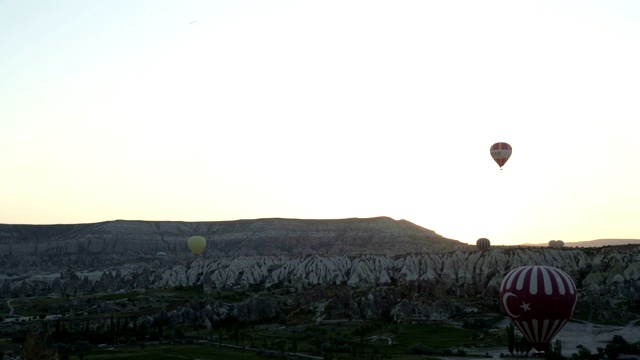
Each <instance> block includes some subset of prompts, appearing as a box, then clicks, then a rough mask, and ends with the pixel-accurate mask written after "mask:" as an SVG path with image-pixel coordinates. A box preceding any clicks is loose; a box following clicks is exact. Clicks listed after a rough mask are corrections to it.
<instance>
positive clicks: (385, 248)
mask: <svg viewBox="0 0 640 360" xmlns="http://www.w3.org/2000/svg"><path fill="white" fill-rule="evenodd" d="M192 235H202V236H204V237H205V238H206V239H207V249H206V257H207V258H208V259H222V258H229V257H237V256H293V257H296V256H304V255H313V254H318V255H325V256H331V255H345V254H381V255H395V254H406V253H412V252H429V253H443V252H448V251H454V250H459V249H465V248H469V245H467V244H463V243H461V242H458V241H455V240H451V239H446V238H444V237H442V236H440V235H438V234H436V233H435V232H433V231H432V230H428V229H425V228H423V227H420V226H418V225H415V224H413V223H411V222H409V221H406V220H394V219H391V218H388V217H378V218H367V219H358V218H353V219H339V220H299V219H257V220H238V221H217V222H179V221H125V220H116V221H108V222H102V223H94V224H74V225H8V224H0V269H3V268H4V269H15V268H16V267H17V266H22V267H25V266H26V267H28V268H40V269H44V268H48V269H51V270H55V269H59V268H63V269H66V268H69V267H76V268H77V267H98V266H101V265H108V264H113V263H114V262H124V261H128V260H132V259H139V258H144V257H153V256H154V255H155V254H156V253H157V252H164V253H166V254H167V258H169V259H179V260H180V261H183V260H185V259H187V258H189V257H192V255H191V253H190V252H189V250H188V248H187V245H186V239H187V238H188V237H190V236H192Z"/></svg>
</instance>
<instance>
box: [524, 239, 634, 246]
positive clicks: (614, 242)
mask: <svg viewBox="0 0 640 360" xmlns="http://www.w3.org/2000/svg"><path fill="white" fill-rule="evenodd" d="M629 244H633V245H636V244H640V239H597V240H589V241H574V242H565V243H564V246H565V247H602V246H619V245H629ZM523 245H526V246H549V243H548V242H546V243H539V244H523Z"/></svg>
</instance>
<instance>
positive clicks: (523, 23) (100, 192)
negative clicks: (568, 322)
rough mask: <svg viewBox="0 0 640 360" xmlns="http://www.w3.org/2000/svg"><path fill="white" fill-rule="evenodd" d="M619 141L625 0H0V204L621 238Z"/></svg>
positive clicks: (625, 118)
mask: <svg viewBox="0 0 640 360" xmlns="http://www.w3.org/2000/svg"><path fill="white" fill-rule="evenodd" d="M499 141H504V142H508V143H509V144H511V145H512V147H513V155H512V156H511V159H509V161H508V162H507V164H506V165H505V166H504V168H503V170H499V167H498V165H497V164H496V163H495V162H494V161H493V160H492V159H491V157H490V155H489V148H490V146H491V145H492V144H493V143H495V142H499ZM638 155H640V2H637V1H631V0H629V1H608V0H607V1H604V0H603V1H584V0H579V1H513V0H510V1H344V0H340V1H331V0H329V1H325V0H323V1H300V0H296V1H284V0H283V1H266V0H265V1H255V2H252V1H238V0H230V1H205V0H202V1H193V0H175V1H169V0H167V1H159V0H147V1H142V0H140V1H131V0H103V1H100V0H91V1H86V0H77V1H65V0H61V1H49V0H30V1H22V0H0V223H7V224H60V223H88V222H99V221H107V220H115V219H127V220H176V221H220V220H238V219H255V218H271V217H283V218H304V219H336V218H349V217H361V218H364V217H373V216H390V217H392V218H394V219H406V220H409V221H411V222H414V223H416V224H418V225H420V226H424V227H426V228H429V229H432V230H434V231H436V232H437V233H439V234H441V235H443V236H446V237H449V238H453V239H456V240H460V241H463V242H468V243H475V241H476V239H478V238H479V237H486V238H489V239H490V240H491V242H492V244H499V245H509V244H520V243H539V242H548V241H549V240H552V239H560V240H563V241H565V242H570V241H585V240H593V239H599V238H636V239H637V238H640V160H639V159H638Z"/></svg>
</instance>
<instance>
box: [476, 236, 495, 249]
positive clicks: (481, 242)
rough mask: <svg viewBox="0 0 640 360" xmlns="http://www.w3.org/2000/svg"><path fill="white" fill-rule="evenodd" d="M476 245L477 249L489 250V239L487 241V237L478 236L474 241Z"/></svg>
mask: <svg viewBox="0 0 640 360" xmlns="http://www.w3.org/2000/svg"><path fill="white" fill-rule="evenodd" d="M476 246H477V247H478V249H480V250H482V251H485V250H489V246H491V241H489V239H487V238H480V239H478V241H476Z"/></svg>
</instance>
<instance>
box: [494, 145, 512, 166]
mask: <svg viewBox="0 0 640 360" xmlns="http://www.w3.org/2000/svg"><path fill="white" fill-rule="evenodd" d="M510 156H511V145H509V144H507V143H505V142H499V143H495V144H493V145H491V157H492V158H493V160H495V162H496V163H498V166H500V170H502V167H503V166H504V164H505V163H506V162H507V160H509V157H510Z"/></svg>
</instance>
